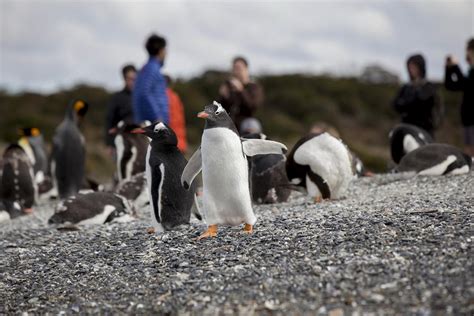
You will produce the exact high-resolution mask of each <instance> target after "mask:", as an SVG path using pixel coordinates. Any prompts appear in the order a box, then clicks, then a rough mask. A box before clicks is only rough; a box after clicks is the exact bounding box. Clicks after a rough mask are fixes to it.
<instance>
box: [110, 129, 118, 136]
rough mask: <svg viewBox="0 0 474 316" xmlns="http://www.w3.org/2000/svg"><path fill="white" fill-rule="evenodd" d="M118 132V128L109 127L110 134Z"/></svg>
mask: <svg viewBox="0 0 474 316" xmlns="http://www.w3.org/2000/svg"><path fill="white" fill-rule="evenodd" d="M117 132H118V129H117V128H116V127H112V128H111V129H109V134H110V135H113V134H117Z"/></svg>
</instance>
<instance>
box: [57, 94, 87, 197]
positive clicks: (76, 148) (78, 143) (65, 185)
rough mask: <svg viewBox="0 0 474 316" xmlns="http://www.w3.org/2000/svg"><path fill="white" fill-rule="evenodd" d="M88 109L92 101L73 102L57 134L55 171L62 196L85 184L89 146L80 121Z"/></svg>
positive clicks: (66, 195) (72, 193)
mask: <svg viewBox="0 0 474 316" xmlns="http://www.w3.org/2000/svg"><path fill="white" fill-rule="evenodd" d="M87 109H88V104H87V103H86V102H84V101H82V100H76V101H73V102H72V103H70V104H69V106H68V108H67V110H66V116H65V118H64V120H63V121H62V122H61V124H60V125H59V126H58V127H57V128H56V131H55V134H54V137H53V152H52V157H51V173H52V177H53V183H54V186H55V188H56V189H57V191H58V194H59V197H60V198H61V199H64V198H67V197H68V196H71V195H74V194H76V193H77V192H79V190H80V189H81V188H82V186H83V182H84V179H85V175H84V173H85V163H86V149H85V140H84V136H83V135H82V133H81V131H80V130H79V126H78V124H79V119H80V118H82V117H83V116H84V115H85V113H86V112H87Z"/></svg>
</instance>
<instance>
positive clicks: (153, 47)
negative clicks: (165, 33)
mask: <svg viewBox="0 0 474 316" xmlns="http://www.w3.org/2000/svg"><path fill="white" fill-rule="evenodd" d="M165 47H166V40H165V39H164V38H163V37H161V36H158V35H156V34H152V35H151V36H150V37H149V38H148V39H147V41H146V44H145V48H146V51H147V52H148V55H150V56H156V55H158V53H159V52H160V51H161V50H162V49H163V48H165Z"/></svg>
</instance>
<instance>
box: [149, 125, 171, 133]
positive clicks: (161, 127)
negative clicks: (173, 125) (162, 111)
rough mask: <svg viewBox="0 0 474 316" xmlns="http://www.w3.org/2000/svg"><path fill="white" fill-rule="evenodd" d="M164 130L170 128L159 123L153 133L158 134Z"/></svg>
mask: <svg viewBox="0 0 474 316" xmlns="http://www.w3.org/2000/svg"><path fill="white" fill-rule="evenodd" d="M163 129H168V128H167V127H166V126H165V124H163V123H158V124H156V126H155V129H154V130H153V131H154V132H155V133H156V132H159V131H161V130H163Z"/></svg>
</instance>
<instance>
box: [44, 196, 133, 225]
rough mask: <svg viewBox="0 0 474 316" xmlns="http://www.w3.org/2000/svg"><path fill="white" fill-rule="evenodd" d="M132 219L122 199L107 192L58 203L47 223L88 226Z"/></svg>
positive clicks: (131, 214) (131, 208) (130, 208)
mask: <svg viewBox="0 0 474 316" xmlns="http://www.w3.org/2000/svg"><path fill="white" fill-rule="evenodd" d="M133 219H135V211H134V209H133V207H132V206H131V205H130V203H129V202H128V201H127V199H125V198H124V197H122V196H120V195H117V194H113V193H109V192H90V193H85V194H77V195H73V196H71V197H69V198H68V199H66V200H63V201H62V202H60V203H59V204H58V205H57V207H56V210H55V214H54V215H53V216H51V218H50V219H49V221H48V223H49V224H74V225H90V224H104V223H108V222H128V221H131V220H133Z"/></svg>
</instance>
